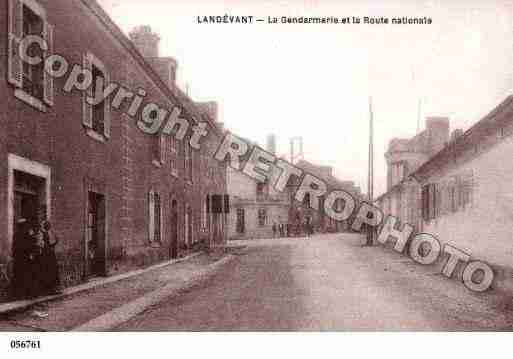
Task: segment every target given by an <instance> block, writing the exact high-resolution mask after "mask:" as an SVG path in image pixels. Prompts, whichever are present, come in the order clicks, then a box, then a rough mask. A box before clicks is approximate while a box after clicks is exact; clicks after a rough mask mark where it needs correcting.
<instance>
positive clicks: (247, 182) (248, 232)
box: [226, 135, 290, 239]
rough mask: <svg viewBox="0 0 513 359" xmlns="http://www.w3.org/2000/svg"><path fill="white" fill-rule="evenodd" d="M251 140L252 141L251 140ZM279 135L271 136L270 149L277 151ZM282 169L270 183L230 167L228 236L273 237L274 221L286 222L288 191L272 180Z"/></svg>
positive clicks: (233, 237)
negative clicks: (277, 136) (275, 185)
mask: <svg viewBox="0 0 513 359" xmlns="http://www.w3.org/2000/svg"><path fill="white" fill-rule="evenodd" d="M248 142H250V141H248ZM275 150H276V137H275V136H274V135H269V137H268V139H267V151H269V152H271V153H273V154H275ZM279 174H280V172H279V170H278V169H277V167H274V171H273V173H272V175H271V176H270V181H269V182H258V181H255V180H254V179H253V178H251V177H249V176H247V175H246V174H244V173H242V172H241V171H237V170H234V169H232V168H231V167H228V169H227V175H226V181H227V189H228V193H229V195H230V199H231V211H230V214H229V216H228V238H230V239H255V238H271V237H272V236H273V230H272V228H273V224H274V223H276V225H277V226H278V225H279V224H280V223H281V224H285V223H287V219H288V213H289V207H290V199H289V195H288V193H287V192H286V191H284V192H283V193H280V192H278V191H276V190H275V189H274V188H273V186H272V185H271V184H272V183H274V182H275V180H276V178H277V176H279Z"/></svg>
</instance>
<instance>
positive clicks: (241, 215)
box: [236, 208, 246, 234]
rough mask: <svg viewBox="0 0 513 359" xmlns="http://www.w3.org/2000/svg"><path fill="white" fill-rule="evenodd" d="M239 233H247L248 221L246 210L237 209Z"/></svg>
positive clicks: (237, 228)
mask: <svg viewBox="0 0 513 359" xmlns="http://www.w3.org/2000/svg"><path fill="white" fill-rule="evenodd" d="M236 230H237V233H239V234H243V233H244V232H245V231H246V219H245V211H244V208H237V224H236Z"/></svg>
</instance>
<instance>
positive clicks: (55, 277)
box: [40, 220, 60, 294]
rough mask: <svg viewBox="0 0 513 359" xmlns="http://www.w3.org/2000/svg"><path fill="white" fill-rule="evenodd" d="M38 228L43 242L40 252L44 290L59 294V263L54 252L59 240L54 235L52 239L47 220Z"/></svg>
mask: <svg viewBox="0 0 513 359" xmlns="http://www.w3.org/2000/svg"><path fill="white" fill-rule="evenodd" d="M40 230H41V233H42V235H43V242H44V245H43V253H42V265H43V282H44V284H43V287H44V291H45V292H46V293H45V294H59V293H60V289H59V287H60V278H59V265H58V262H57V256H56V254H55V246H56V245H57V243H59V240H58V239H57V238H56V237H55V236H54V237H55V238H53V240H52V236H51V224H50V222H48V221H47V220H45V221H43V222H42V223H41V229H40Z"/></svg>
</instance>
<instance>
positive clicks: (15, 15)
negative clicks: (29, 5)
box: [7, 0, 23, 88]
mask: <svg viewBox="0 0 513 359" xmlns="http://www.w3.org/2000/svg"><path fill="white" fill-rule="evenodd" d="M22 37H23V3H22V2H21V1H20V0H9V45H8V48H9V56H8V59H7V61H8V65H7V67H8V74H7V79H8V81H9V83H10V84H12V85H14V86H16V87H19V88H21V87H22V86H23V62H22V61H21V58H20V56H19V44H20V41H21V39H22Z"/></svg>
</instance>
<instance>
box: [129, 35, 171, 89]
mask: <svg viewBox="0 0 513 359" xmlns="http://www.w3.org/2000/svg"><path fill="white" fill-rule="evenodd" d="M128 36H129V37H130V40H132V42H133V43H134V45H135V47H137V49H138V50H139V52H140V53H141V55H142V56H143V57H144V58H145V60H146V61H147V62H148V63H149V64H150V65H151V67H152V68H153V70H155V72H156V73H157V74H159V76H160V78H161V79H162V81H164V82H165V83H166V85H168V86H169V88H170V89H171V90H173V91H174V90H175V88H176V69H177V67H178V64H177V62H176V60H175V59H174V58H172V57H160V56H159V43H160V36H159V35H158V34H156V33H154V32H153V31H152V30H151V27H150V26H149V25H142V26H137V27H135V28H134V29H133V30H132V31H131V32H130V33H129V34H128Z"/></svg>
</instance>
